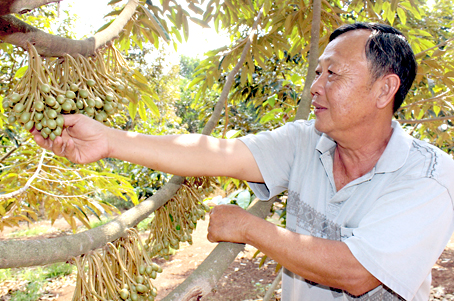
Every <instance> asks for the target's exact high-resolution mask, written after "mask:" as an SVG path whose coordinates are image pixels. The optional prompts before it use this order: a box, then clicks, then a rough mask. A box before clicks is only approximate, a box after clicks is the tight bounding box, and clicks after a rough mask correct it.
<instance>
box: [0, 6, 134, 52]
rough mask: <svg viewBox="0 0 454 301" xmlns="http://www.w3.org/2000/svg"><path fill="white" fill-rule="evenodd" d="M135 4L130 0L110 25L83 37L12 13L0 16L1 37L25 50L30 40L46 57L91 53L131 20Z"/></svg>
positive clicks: (107, 41) (113, 36) (4, 40)
mask: <svg viewBox="0 0 454 301" xmlns="http://www.w3.org/2000/svg"><path fill="white" fill-rule="evenodd" d="M138 4H139V0H129V1H128V3H127V4H126V6H125V8H124V9H123V11H122V12H121V13H120V15H119V16H118V18H116V19H115V21H114V22H112V24H110V25H109V27H107V28H106V29H105V30H103V31H101V32H99V33H97V34H95V35H94V36H93V37H90V38H88V39H85V40H71V39H67V38H62V37H59V36H54V35H51V34H48V33H46V32H44V31H42V30H39V29H37V28H35V27H33V26H31V25H29V24H27V23H25V22H23V21H21V20H19V19H18V18H16V17H14V16H11V15H6V16H0V39H2V40H3V42H6V43H10V44H13V45H16V46H19V47H22V48H24V49H27V43H31V44H33V45H34V46H35V48H36V50H37V51H38V53H39V54H40V55H42V56H47V57H61V56H63V55H65V54H69V55H71V56H76V55H78V54H80V55H83V56H86V57H87V56H92V55H94V54H95V52H96V50H97V49H99V48H100V47H103V46H104V45H106V44H107V43H109V42H110V41H112V40H113V39H115V38H116V37H118V34H119V33H120V31H121V30H123V27H124V25H125V24H126V23H127V22H128V21H129V19H131V17H132V15H133V14H134V12H135V9H136V7H137V5H138Z"/></svg>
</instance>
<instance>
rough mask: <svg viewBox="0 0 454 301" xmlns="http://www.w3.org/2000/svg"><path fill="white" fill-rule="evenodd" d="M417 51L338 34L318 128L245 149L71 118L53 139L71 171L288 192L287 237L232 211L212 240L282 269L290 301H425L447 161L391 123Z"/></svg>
mask: <svg viewBox="0 0 454 301" xmlns="http://www.w3.org/2000/svg"><path fill="white" fill-rule="evenodd" d="M415 72H416V62H415V58H414V55H413V53H412V51H411V49H410V46H409V45H408V43H407V42H406V40H405V38H404V36H403V35H402V34H401V33H400V32H399V31H397V30H395V29H393V28H391V27H389V26H385V25H378V24H367V23H356V24H352V25H347V26H343V27H341V28H339V29H337V30H336V31H334V32H333V34H332V35H331V37H330V43H329V44H328V46H327V47H326V49H325V51H324V53H323V54H322V55H321V57H320V59H319V64H318V66H317V69H316V78H315V80H314V82H313V84H312V88H311V93H312V96H313V106H314V107H315V115H316V119H315V121H309V122H306V121H303V122H301V121H297V122H293V123H288V124H287V125H285V126H283V127H281V128H279V129H277V130H275V131H272V132H265V133H260V134H258V135H250V136H246V137H243V138H241V139H237V140H219V139H215V138H212V137H206V136H201V135H179V136H146V135H139V134H134V133H128V132H121V131H118V130H114V129H110V128H107V127H104V126H103V125H102V124H100V123H98V122H96V121H93V120H91V119H89V118H86V117H84V116H65V125H66V129H65V130H64V131H63V134H62V137H58V138H57V139H55V141H53V142H52V141H50V140H44V139H43V138H42V137H41V136H39V134H38V133H37V132H36V131H35V132H34V134H35V140H36V142H37V143H38V144H39V145H41V146H43V147H46V148H47V149H51V150H53V151H54V153H55V154H57V155H60V156H66V157H67V158H68V159H70V160H71V161H73V162H76V163H88V162H93V161H97V160H99V159H102V158H105V157H114V158H118V159H121V160H126V161H129V162H133V163H137V164H141V165H144V166H148V167H150V168H153V169H157V170H161V171H165V172H169V173H173V174H178V175H184V176H202V175H205V176H229V177H235V178H238V179H243V180H247V181H249V182H250V185H251V188H252V189H253V190H254V191H255V193H256V195H257V196H259V197H260V198H261V199H268V198H270V197H272V196H274V195H277V194H279V193H281V192H282V191H284V190H288V196H289V197H288V203H287V229H283V228H281V227H278V226H276V225H274V224H271V223H269V222H267V221H264V220H261V219H259V218H256V217H254V216H252V215H250V214H249V213H247V212H246V211H244V210H242V209H241V208H239V207H237V206H230V205H225V206H217V207H215V208H214V209H213V210H212V213H211V217H210V226H209V233H208V239H209V240H210V241H212V242H219V241H230V242H237V243H247V244H251V245H253V246H255V247H257V248H258V249H260V250H261V251H262V252H264V253H265V254H267V255H268V256H270V257H271V258H273V259H274V260H276V261H277V262H279V263H281V264H282V265H283V266H284V267H285V270H284V277H283V292H282V295H283V300H317V301H318V300H401V299H405V300H428V298H429V292H430V281H431V277H430V271H431V268H432V266H433V264H434V263H435V261H436V260H437V258H438V257H439V255H440V254H441V252H442V251H443V248H444V247H445V245H446V243H447V242H448V240H449V238H450V235H451V233H452V232H453V230H454V219H453V213H454V211H453V198H454V176H453V175H452V170H454V162H453V160H452V159H451V158H450V157H449V156H448V155H446V154H445V153H444V152H442V151H440V150H438V149H437V148H435V147H433V146H431V145H429V144H427V143H424V142H421V141H418V140H415V139H413V138H411V137H410V136H408V135H407V134H405V133H404V131H403V130H402V129H401V128H400V126H399V125H398V123H397V122H395V121H392V118H393V114H394V112H395V110H396V109H397V108H398V107H399V106H400V104H401V103H402V101H403V99H404V98H405V95H406V94H407V91H408V90H409V88H410V86H411V84H412V81H413V79H414V77H415Z"/></svg>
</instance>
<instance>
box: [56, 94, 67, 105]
mask: <svg viewBox="0 0 454 301" xmlns="http://www.w3.org/2000/svg"><path fill="white" fill-rule="evenodd" d="M65 100H66V97H65V96H64V95H57V102H58V103H59V104H61V105H62V104H63V103H64V102H65Z"/></svg>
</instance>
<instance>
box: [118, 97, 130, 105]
mask: <svg viewBox="0 0 454 301" xmlns="http://www.w3.org/2000/svg"><path fill="white" fill-rule="evenodd" d="M120 101H121V103H122V104H124V105H127V104H128V103H129V100H128V99H127V98H126V97H122V98H121V99H120Z"/></svg>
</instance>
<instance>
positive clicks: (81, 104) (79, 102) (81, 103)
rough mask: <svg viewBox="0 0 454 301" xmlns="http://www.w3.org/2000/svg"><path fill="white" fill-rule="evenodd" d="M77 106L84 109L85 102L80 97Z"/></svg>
mask: <svg viewBox="0 0 454 301" xmlns="http://www.w3.org/2000/svg"><path fill="white" fill-rule="evenodd" d="M76 107H77V108H78V109H79V110H82V109H83V108H84V102H83V101H82V100H80V99H78V100H77V101H76Z"/></svg>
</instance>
